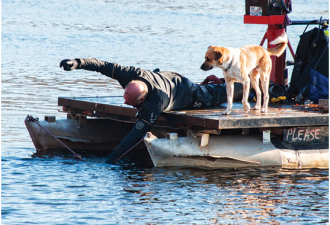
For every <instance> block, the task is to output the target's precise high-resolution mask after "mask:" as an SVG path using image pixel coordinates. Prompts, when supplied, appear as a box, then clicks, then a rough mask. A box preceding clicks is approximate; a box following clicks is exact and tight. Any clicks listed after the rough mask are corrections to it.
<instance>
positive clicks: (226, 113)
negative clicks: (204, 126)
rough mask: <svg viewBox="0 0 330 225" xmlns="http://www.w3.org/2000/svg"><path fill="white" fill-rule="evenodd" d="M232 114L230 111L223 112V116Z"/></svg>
mask: <svg viewBox="0 0 330 225" xmlns="http://www.w3.org/2000/svg"><path fill="white" fill-rule="evenodd" d="M229 114H230V111H229V110H225V111H223V112H222V115H229Z"/></svg>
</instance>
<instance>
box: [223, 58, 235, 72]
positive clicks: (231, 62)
mask: <svg viewBox="0 0 330 225" xmlns="http://www.w3.org/2000/svg"><path fill="white" fill-rule="evenodd" d="M232 64H233V60H231V61H230V63H229V66H228V67H227V68H226V69H224V71H225V72H228V70H230V68H231V65H232Z"/></svg>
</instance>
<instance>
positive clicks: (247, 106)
mask: <svg viewBox="0 0 330 225" xmlns="http://www.w3.org/2000/svg"><path fill="white" fill-rule="evenodd" d="M243 108H244V111H245V113H248V112H249V111H250V104H244V106H243Z"/></svg>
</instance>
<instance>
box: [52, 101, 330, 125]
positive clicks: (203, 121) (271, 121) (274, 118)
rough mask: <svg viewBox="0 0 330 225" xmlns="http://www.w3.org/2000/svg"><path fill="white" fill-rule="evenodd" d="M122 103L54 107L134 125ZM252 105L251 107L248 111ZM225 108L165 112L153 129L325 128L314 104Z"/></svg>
mask: <svg viewBox="0 0 330 225" xmlns="http://www.w3.org/2000/svg"><path fill="white" fill-rule="evenodd" d="M123 102H124V99H123V97H121V96H120V97H119V96H108V97H59V98H58V105H59V106H62V107H63V112H66V113H69V114H73V115H85V116H90V117H98V118H109V119H116V120H123V121H128V122H129V121H130V122H134V121H135V120H136V118H135V115H136V113H137V109H135V108H132V107H130V106H127V105H124V104H123ZM253 105H254V103H251V106H252V107H253ZM252 107H251V108H252ZM225 108H226V104H223V105H221V106H219V107H217V108H210V109H205V110H182V111H171V112H165V113H162V114H161V116H160V117H159V119H158V120H157V121H156V123H155V125H159V126H168V127H173V128H176V127H182V126H184V127H194V128H197V127H198V128H200V129H208V130H221V129H235V128H272V127H273V128H276V127H295V126H324V125H325V126H328V125H329V113H324V111H323V110H321V109H319V108H318V105H316V104H311V105H298V104H293V103H272V104H270V105H269V109H268V112H267V113H266V114H261V113H260V112H258V111H255V110H253V109H251V111H250V112H249V113H244V112H243V108H242V104H241V103H235V104H234V107H233V111H232V114H230V115H222V111H224V110H225Z"/></svg>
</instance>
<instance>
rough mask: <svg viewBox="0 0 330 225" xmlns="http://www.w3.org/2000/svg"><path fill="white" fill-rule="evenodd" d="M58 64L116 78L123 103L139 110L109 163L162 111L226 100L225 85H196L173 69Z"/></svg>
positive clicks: (66, 61)
mask: <svg viewBox="0 0 330 225" xmlns="http://www.w3.org/2000/svg"><path fill="white" fill-rule="evenodd" d="M60 67H63V69H64V70H66V71H70V70H74V69H84V70H90V71H96V72H100V73H101V74H103V75H106V76H107V77H110V78H112V79H115V80H117V81H118V82H119V84H120V85H121V86H122V87H123V88H124V89H125V91H124V99H125V102H124V103H125V104H127V105H131V106H133V107H135V108H137V109H138V113H137V116H136V117H137V122H136V124H135V126H134V127H133V129H132V130H131V132H130V133H129V134H128V135H127V136H126V137H125V138H124V139H123V140H122V141H121V142H120V143H119V145H117V146H116V147H115V148H114V150H113V152H112V153H111V154H110V155H109V156H108V158H107V159H106V161H105V162H106V163H109V164H114V163H116V162H117V161H118V160H119V159H120V158H121V157H122V156H123V155H124V154H125V153H126V152H127V151H129V149H130V148H132V146H134V145H135V144H136V143H138V142H139V141H140V140H141V139H142V138H143V137H144V135H145V134H146V133H147V132H148V131H150V130H151V129H152V127H153V124H154V122H155V121H156V120H157V118H158V117H159V115H160V114H161V113H162V112H164V111H170V110H182V109H202V108H208V107H211V106H217V105H220V104H222V103H223V102H225V101H226V100H227V95H226V84H224V83H223V84H207V85H198V84H194V83H192V82H191V81H190V80H189V79H187V78H185V77H184V76H182V75H180V74H178V73H175V72H169V71H161V72H160V71H153V72H152V71H148V70H143V69H140V68H135V67H132V66H127V67H126V66H121V65H118V64H116V63H109V62H106V61H102V60H98V59H95V58H77V59H64V60H62V61H61V63H60Z"/></svg>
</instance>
